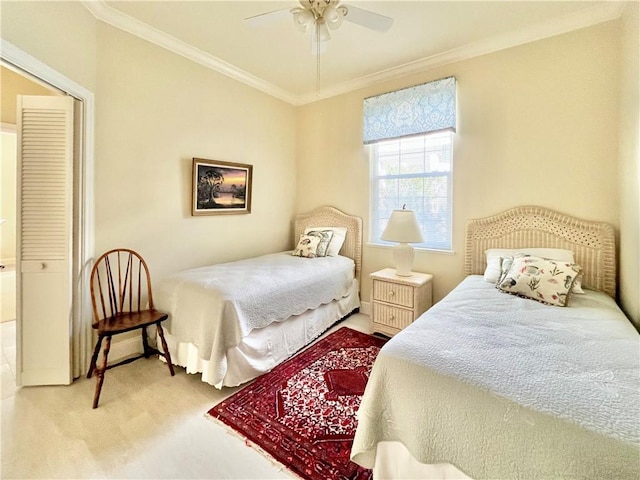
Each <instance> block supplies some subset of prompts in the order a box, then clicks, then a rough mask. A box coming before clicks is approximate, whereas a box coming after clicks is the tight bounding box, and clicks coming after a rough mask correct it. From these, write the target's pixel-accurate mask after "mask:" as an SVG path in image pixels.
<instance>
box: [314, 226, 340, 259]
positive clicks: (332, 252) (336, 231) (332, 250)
mask: <svg viewBox="0 0 640 480" xmlns="http://www.w3.org/2000/svg"><path fill="white" fill-rule="evenodd" d="M315 230H319V231H322V230H331V231H332V232H333V237H332V238H331V242H329V248H328V249H327V256H328V257H337V256H338V254H339V253H340V249H341V248H342V245H343V244H344V240H345V238H346V237H347V229H346V227H308V228H305V229H304V233H305V235H306V234H308V233H309V232H312V231H315Z"/></svg>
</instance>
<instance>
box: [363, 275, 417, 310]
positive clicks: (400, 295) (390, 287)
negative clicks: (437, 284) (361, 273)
mask: <svg viewBox="0 0 640 480" xmlns="http://www.w3.org/2000/svg"><path fill="white" fill-rule="evenodd" d="M373 299H374V300H378V301H380V302H387V303H393V304H394V305H402V306H403V307H407V308H413V287H411V286H409V285H398V284H397V283H391V282H384V281H381V280H374V281H373Z"/></svg>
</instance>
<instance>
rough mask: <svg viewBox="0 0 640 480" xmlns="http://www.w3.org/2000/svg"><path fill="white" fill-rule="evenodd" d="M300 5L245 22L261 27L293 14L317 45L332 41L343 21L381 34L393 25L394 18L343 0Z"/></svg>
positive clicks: (303, 0) (305, 0) (313, 0)
mask: <svg viewBox="0 0 640 480" xmlns="http://www.w3.org/2000/svg"><path fill="white" fill-rule="evenodd" d="M298 2H299V3H300V6H299V7H295V8H285V9H281V10H275V11H273V12H267V13H262V14H260V15H255V16H253V17H248V18H245V19H244V20H245V22H247V23H248V24H249V25H254V26H257V25H264V24H265V23H268V22H270V21H271V20H274V19H275V18H279V17H281V16H284V15H288V14H290V15H292V17H293V23H294V25H295V26H296V27H297V28H298V29H299V30H300V31H302V32H311V33H312V39H313V40H314V41H316V42H325V41H327V40H329V39H330V38H331V34H330V33H329V29H331V30H335V29H336V28H338V27H339V26H340V25H341V24H342V21H343V20H347V21H349V22H352V23H355V24H357V25H360V26H363V27H366V28H370V29H372V30H376V31H378V32H386V31H387V30H389V29H390V28H391V25H393V18H389V17H386V16H384V15H380V14H378V13H374V12H372V11H370V10H365V9H363V8H359V7H354V6H352V5H343V4H341V3H340V0H298Z"/></svg>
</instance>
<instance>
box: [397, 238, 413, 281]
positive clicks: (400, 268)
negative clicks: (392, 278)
mask: <svg viewBox="0 0 640 480" xmlns="http://www.w3.org/2000/svg"><path fill="white" fill-rule="evenodd" d="M413 255H414V252H413V247H412V246H411V245H409V244H408V243H399V244H397V245H395V246H394V247H393V263H394V265H395V267H396V275H398V276H399V277H410V276H412V275H413V272H411V267H412V266H413Z"/></svg>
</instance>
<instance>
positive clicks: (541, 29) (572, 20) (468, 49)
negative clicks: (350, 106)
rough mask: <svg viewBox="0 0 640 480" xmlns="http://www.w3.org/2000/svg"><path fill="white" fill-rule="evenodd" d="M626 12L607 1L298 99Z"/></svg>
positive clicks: (495, 49) (311, 98) (416, 70)
mask: <svg viewBox="0 0 640 480" xmlns="http://www.w3.org/2000/svg"><path fill="white" fill-rule="evenodd" d="M623 10H624V4H622V3H618V2H615V3H614V2H607V3H604V4H600V5H596V6H593V7H590V8H586V9H584V10H580V11H578V12H575V13H572V14H568V15H565V16H562V17H558V18H554V19H552V20H548V21H546V22H543V23H539V24H537V25H533V26H532V27H529V28H526V29H522V30H518V31H513V32H509V33H506V34H503V35H496V36H494V37H491V38H488V39H485V40H481V41H479V42H474V43H470V44H467V45H464V46H462V47H459V48H455V49H452V50H449V51H447V52H443V53H439V54H437V55H433V56H430V57H426V58H422V59H420V60H416V61H414V62H410V63H405V64H404V65H399V66H397V67H392V68H389V69H386V70H382V71H380V72H376V73H373V74H371V75H367V76H365V77H360V78H357V79H355V80H352V81H349V82H344V83H341V84H338V85H336V86H335V87H332V88H327V89H324V90H321V91H320V92H319V93H318V94H316V93H313V94H307V95H305V96H301V97H299V98H298V101H299V103H300V104H302V105H303V104H306V103H312V102H314V101H316V100H322V99H327V98H331V97H335V96H337V95H342V94H345V93H348V92H352V91H354V90H359V89H362V88H367V87H371V86H373V85H376V84H378V83H381V82H384V81H387V80H392V79H394V78H399V77H403V76H407V75H412V74H415V73H420V72H424V71H426V70H430V69H433V68H438V67H442V66H444V65H449V64H451V63H456V62H460V61H462V60H469V59H471V58H474V57H479V56H482V55H486V54H489V53H494V52H498V51H500V50H506V49H508V48H511V47H516V46H518V45H523V44H525V43H531V42H535V41H537V40H543V39H545V38H549V37H553V36H556V35H562V34H563V33H569V32H571V31H574V30H579V29H581V28H586V27H590V26H593V25H597V24H599V23H603V22H608V21H610V20H615V19H616V18H619V17H620V16H621V15H622V12H623Z"/></svg>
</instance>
